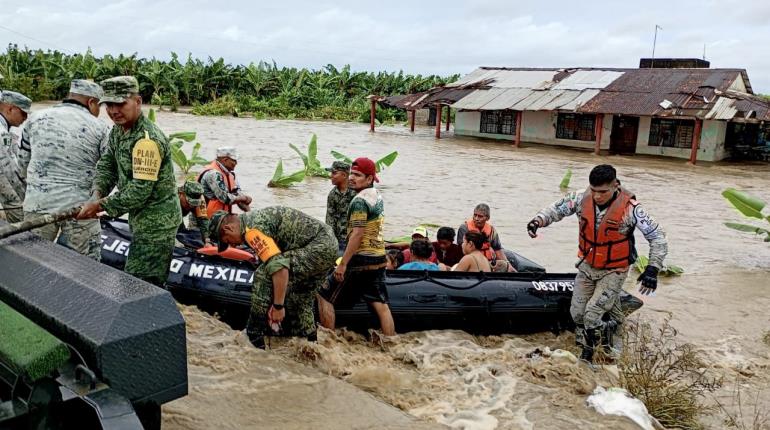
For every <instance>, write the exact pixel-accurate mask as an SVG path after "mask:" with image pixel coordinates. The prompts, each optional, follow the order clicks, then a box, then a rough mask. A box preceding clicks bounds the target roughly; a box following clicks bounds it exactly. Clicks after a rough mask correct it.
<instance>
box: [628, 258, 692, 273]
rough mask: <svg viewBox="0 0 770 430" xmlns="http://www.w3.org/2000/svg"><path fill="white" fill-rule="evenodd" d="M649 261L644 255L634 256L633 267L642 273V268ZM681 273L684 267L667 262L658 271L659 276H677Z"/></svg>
mask: <svg viewBox="0 0 770 430" xmlns="http://www.w3.org/2000/svg"><path fill="white" fill-rule="evenodd" d="M649 262H650V260H649V259H648V258H647V257H646V256H644V255H640V256H638V257H636V262H635V263H634V269H636V271H637V272H639V273H643V272H644V269H645V268H646V267H647V264H648V263H649ZM682 273H684V269H683V268H681V267H679V266H675V265H673V264H667V265H665V266H663V268H662V269H660V272H659V274H660V275H661V276H679V275H681V274H682Z"/></svg>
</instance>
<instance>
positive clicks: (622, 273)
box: [527, 164, 668, 363]
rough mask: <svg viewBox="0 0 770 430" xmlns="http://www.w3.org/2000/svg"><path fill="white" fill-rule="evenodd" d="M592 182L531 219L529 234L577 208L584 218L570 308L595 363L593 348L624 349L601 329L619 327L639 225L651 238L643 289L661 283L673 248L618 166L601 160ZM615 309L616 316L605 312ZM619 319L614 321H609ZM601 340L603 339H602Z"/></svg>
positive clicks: (585, 353)
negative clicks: (623, 179) (622, 178)
mask: <svg viewBox="0 0 770 430" xmlns="http://www.w3.org/2000/svg"><path fill="white" fill-rule="evenodd" d="M588 182H589V184H590V186H589V187H588V189H587V190H586V191H584V192H582V193H577V192H573V193H570V194H567V195H566V196H565V197H564V198H562V199H561V200H559V201H557V202H556V203H554V204H552V205H550V206H548V207H546V208H545V209H543V210H541V211H540V212H538V213H537V215H536V216H535V218H533V219H532V221H530V222H529V223H528V224H527V232H528V233H529V236H530V237H532V238H534V237H537V229H538V228H540V227H546V226H548V225H550V224H552V223H555V222H557V221H560V220H561V219H562V218H564V217H567V216H569V215H572V214H575V215H577V217H578V219H579V245H578V257H580V261H578V263H577V265H576V267H577V269H578V274H577V277H576V278H575V291H574V292H573V294H572V304H571V306H570V313H571V314H572V319H573V320H574V321H575V324H576V325H577V329H576V330H575V339H576V340H577V342H578V344H579V345H580V346H582V348H583V352H582V354H581V359H583V360H585V361H587V362H589V363H591V362H592V360H593V354H594V348H595V347H596V346H597V345H600V344H602V343H603V344H608V345H610V342H612V344H611V345H610V346H611V347H612V348H613V349H615V351H612V352H613V353H614V354H617V353H619V349H620V348H622V344H621V343H620V341H619V340H620V336H612V338H613V339H612V340H610V339H602V334H603V333H604V334H605V336H606V334H607V333H613V332H619V330H620V325H622V323H623V319H624V315H623V313H622V312H621V311H620V305H619V303H620V302H619V295H620V292H621V291H622V289H623V282H624V281H625V280H626V277H627V276H628V269H629V267H630V266H631V264H633V263H634V262H635V261H636V257H637V254H636V249H635V248H634V231H635V230H639V231H640V232H641V233H642V235H643V236H644V238H645V239H646V240H647V241H648V242H649V244H650V255H649V264H648V265H647V268H646V269H645V270H644V273H642V274H641V275H640V276H639V278H638V279H637V280H638V281H639V282H641V287H640V289H639V291H640V292H641V293H642V294H643V295H648V294H651V293H653V292H654V291H655V289H656V288H657V287H658V271H659V270H660V269H661V268H662V267H663V260H664V259H665V258H666V254H667V253H668V243H667V241H666V233H665V232H664V231H663V228H662V227H661V226H660V225H659V224H658V223H657V222H656V221H655V219H653V218H652V216H650V214H648V213H647V211H645V210H644V208H642V206H641V204H639V202H637V201H636V197H635V196H634V195H633V194H632V193H630V192H629V191H628V190H626V189H624V188H622V187H621V186H620V181H618V179H617V174H616V171H615V168H614V167H612V166H610V165H609V164H602V165H599V166H596V167H594V168H593V170H591V173H590V175H589V177H588ZM608 312H609V313H610V315H611V317H612V318H611V320H610V321H609V322H605V321H603V320H602V317H603V316H604V315H605V314H607V313H608ZM612 325H616V326H615V327H610V326H612ZM600 342H601V343H600Z"/></svg>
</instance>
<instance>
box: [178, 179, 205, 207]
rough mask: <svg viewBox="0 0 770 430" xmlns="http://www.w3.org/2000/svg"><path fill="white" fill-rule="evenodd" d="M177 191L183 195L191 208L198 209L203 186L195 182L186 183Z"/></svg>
mask: <svg viewBox="0 0 770 430" xmlns="http://www.w3.org/2000/svg"><path fill="white" fill-rule="evenodd" d="M179 191H180V192H182V193H184V196H185V197H186V198H187V203H189V204H190V206H192V207H198V206H200V204H201V199H202V198H203V185H201V184H200V182H196V181H187V182H185V183H184V184H182V186H181V187H179Z"/></svg>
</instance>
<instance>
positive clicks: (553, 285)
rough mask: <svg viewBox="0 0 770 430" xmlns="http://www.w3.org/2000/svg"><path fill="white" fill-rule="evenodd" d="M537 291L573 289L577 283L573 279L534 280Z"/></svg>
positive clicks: (533, 283)
mask: <svg viewBox="0 0 770 430" xmlns="http://www.w3.org/2000/svg"><path fill="white" fill-rule="evenodd" d="M532 286H533V287H535V289H536V290H537V291H573V290H574V289H575V283H574V282H571V281H559V282H555V281H532Z"/></svg>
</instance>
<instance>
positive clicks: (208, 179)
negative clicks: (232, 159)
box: [199, 162, 241, 205]
mask: <svg viewBox="0 0 770 430" xmlns="http://www.w3.org/2000/svg"><path fill="white" fill-rule="evenodd" d="M217 163H219V162H217ZM219 164H220V167H221V168H222V169H223V170H228V169H227V168H226V167H225V166H223V165H222V164H221V163H219ZM230 173H232V174H233V176H235V172H230ZM199 182H200V183H201V185H203V195H204V196H205V197H206V201H209V200H219V201H220V202H223V203H225V204H227V205H231V204H233V200H235V198H236V197H238V196H239V195H241V192H240V187H238V190H237V191H236V192H234V193H231V192H229V191H228V190H227V184H225V178H224V177H223V176H222V174H221V173H219V172H218V171H216V170H213V169H212V170H208V171H206V172H205V173H204V174H203V175H202V176H201V178H200V181H199ZM236 186H237V182H236Z"/></svg>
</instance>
